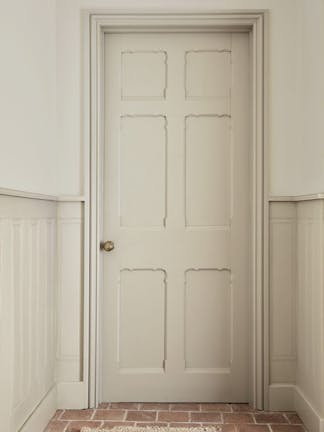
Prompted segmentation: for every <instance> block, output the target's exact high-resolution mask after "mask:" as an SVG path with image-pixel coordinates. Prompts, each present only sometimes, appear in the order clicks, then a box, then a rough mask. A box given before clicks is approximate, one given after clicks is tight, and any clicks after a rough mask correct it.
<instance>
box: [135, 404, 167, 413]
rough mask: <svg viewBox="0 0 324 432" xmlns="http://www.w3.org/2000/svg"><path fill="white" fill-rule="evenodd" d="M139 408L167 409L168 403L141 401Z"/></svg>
mask: <svg viewBox="0 0 324 432" xmlns="http://www.w3.org/2000/svg"><path fill="white" fill-rule="evenodd" d="M139 409H140V410H155V411H169V409H170V404H168V403H154V402H144V403H141V405H140V407H139Z"/></svg>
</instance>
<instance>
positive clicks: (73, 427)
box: [66, 421, 101, 432]
mask: <svg viewBox="0 0 324 432" xmlns="http://www.w3.org/2000/svg"><path fill="white" fill-rule="evenodd" d="M99 426H101V422H98V421H71V422H70V424H69V426H68V428H67V429H66V432H80V430H81V429H82V428H83V427H90V428H98V427H99Z"/></svg>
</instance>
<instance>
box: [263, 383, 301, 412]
mask: <svg viewBox="0 0 324 432" xmlns="http://www.w3.org/2000/svg"><path fill="white" fill-rule="evenodd" d="M294 394H295V385H294V384H271V385H270V386H269V410H270V411H293V410H294Z"/></svg>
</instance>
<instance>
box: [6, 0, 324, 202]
mask: <svg viewBox="0 0 324 432" xmlns="http://www.w3.org/2000/svg"><path fill="white" fill-rule="evenodd" d="M55 3H56V6H57V8H56V23H55ZM197 5H198V6H199V8H201V9H214V10H215V9H262V8H263V9H269V10H270V41H269V42H270V43H269V45H270V46H269V52H270V70H269V77H270V79H269V123H270V124H269V126H270V128H269V129H270V155H269V159H270V189H271V190H270V192H271V193H272V194H289V195H291V194H306V193H315V192H322V191H324V170H323V168H322V167H323V166H324V145H323V141H324V122H323V121H322V117H323V100H324V89H323V86H324V80H323V79H322V77H323V76H324V58H323V56H322V55H321V54H320V53H321V52H322V47H323V40H324V37H323V29H321V27H322V28H323V25H322V24H323V21H324V19H323V0H311V1H310V0H200V1H199V2H198V1H197V0H194V1H193V0H147V1H143V0H133V1H131V0H68V1H67V0H56V2H55V0H25V1H23V2H22V1H19V0H11V1H7V2H3V5H2V8H1V15H0V22H1V26H0V32H1V37H0V46H1V53H2V59H1V60H2V62H1V65H2V66H1V69H0V77H1V79H0V94H1V99H0V113H1V120H2V121H1V128H0V151H1V158H0V187H8V188H16V189H23V190H28V191H31V192H42V193H48V194H50V193H60V194H80V193H83V157H82V154H83V149H82V147H81V145H80V142H81V137H80V129H81V126H80V123H81V120H80V100H81V78H80V76H81V67H80V64H81V59H80V53H81V42H80V41H81V24H80V23H81V19H80V11H81V9H86V8H100V9H107V8H112V9H122V8H127V7H128V8H130V7H131V8H138V9H139V10H140V9H141V8H145V7H149V8H150V9H155V8H157V9H159V8H160V9H161V8H163V9H180V10H181V9H182V10H187V11H189V10H191V9H195V8H196V7H197ZM18 29H19V31H18ZM56 101H57V105H56ZM55 122H57V123H56V124H55ZM58 161H59V162H58ZM57 164H58V165H57Z"/></svg>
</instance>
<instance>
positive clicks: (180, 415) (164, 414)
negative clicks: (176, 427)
mask: <svg viewBox="0 0 324 432" xmlns="http://www.w3.org/2000/svg"><path fill="white" fill-rule="evenodd" d="M158 421H162V422H174V423H175V422H177V423H178V422H179V423H180V422H181V423H184V422H188V421H189V413H188V412H186V411H182V412H181V411H161V412H159V413H158Z"/></svg>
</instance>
